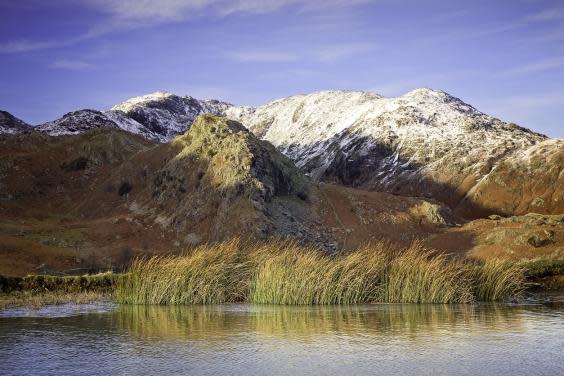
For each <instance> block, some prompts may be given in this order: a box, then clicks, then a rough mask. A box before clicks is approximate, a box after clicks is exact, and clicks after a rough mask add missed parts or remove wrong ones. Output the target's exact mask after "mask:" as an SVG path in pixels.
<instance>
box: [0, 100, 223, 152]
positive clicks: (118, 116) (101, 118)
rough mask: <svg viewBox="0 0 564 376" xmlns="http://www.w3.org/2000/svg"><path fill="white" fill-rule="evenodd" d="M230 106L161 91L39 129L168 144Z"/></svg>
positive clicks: (68, 116)
mask: <svg viewBox="0 0 564 376" xmlns="http://www.w3.org/2000/svg"><path fill="white" fill-rule="evenodd" d="M231 106H232V105H231V104H228V103H225V102H220V101H216V100H198V99H195V98H193V97H190V96H184V97H181V96H178V95H174V94H171V93H167V92H163V91H158V92H155V93H151V94H147V95H143V96H139V97H134V98H131V99H128V100H127V101H125V102H123V103H120V104H118V105H116V106H114V107H112V108H111V109H110V110H108V111H105V112H100V111H97V110H90V109H85V110H79V111H74V112H70V113H68V114H65V115H64V116H63V117H62V118H60V119H57V120H54V121H50V122H47V123H45V124H41V125H39V126H38V127H37V128H36V129H37V130H39V131H42V132H45V133H47V134H49V135H51V136H61V135H72V134H78V133H82V132H84V131H87V130H89V129H93V128H100V127H110V128H121V129H123V130H125V131H128V132H131V133H136V134H140V135H142V136H144V137H146V138H148V139H150V140H153V141H158V142H167V141H170V140H171V139H173V138H174V137H176V136H178V135H179V134H183V133H184V132H186V131H187V130H188V129H189V128H190V125H191V124H192V122H193V121H194V120H195V118H196V117H197V116H198V115H200V114H202V113H211V114H214V115H224V114H225V110H226V109H227V108H229V107H231ZM0 132H1V130H0Z"/></svg>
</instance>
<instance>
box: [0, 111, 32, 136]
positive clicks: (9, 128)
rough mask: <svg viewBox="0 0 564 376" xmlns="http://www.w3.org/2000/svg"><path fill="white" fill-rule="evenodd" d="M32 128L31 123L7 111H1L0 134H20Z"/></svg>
mask: <svg viewBox="0 0 564 376" xmlns="http://www.w3.org/2000/svg"><path fill="white" fill-rule="evenodd" d="M31 130H32V127H31V125H29V124H27V123H26V122H24V121H23V120H20V119H18V118H17V117H15V116H14V115H12V114H11V113H9V112H7V111H0V134H2V133H4V134H18V133H24V132H29V131H31Z"/></svg>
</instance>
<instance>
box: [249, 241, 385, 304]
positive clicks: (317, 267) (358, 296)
mask: <svg viewBox="0 0 564 376" xmlns="http://www.w3.org/2000/svg"><path fill="white" fill-rule="evenodd" d="M276 246H277V247H276V248H279V249H278V252H275V253H270V252H271V251H272V248H270V249H268V252H265V251H264V250H262V252H261V251H259V252H260V253H261V254H262V255H263V257H262V259H261V260H260V262H259V263H258V264H257V265H256V270H255V272H254V274H253V276H252V279H251V283H250V290H249V296H248V300H249V301H250V302H253V303H270V304H355V303H362V302H369V301H375V300H376V299H377V296H378V293H379V288H380V287H379V284H380V279H381V275H382V271H383V267H384V265H385V263H384V254H383V253H382V252H381V251H380V250H379V249H378V250H376V251H375V252H371V251H372V250H371V249H369V248H364V249H362V250H359V251H358V252H355V253H351V254H348V255H346V256H342V257H339V258H331V257H328V256H326V255H324V254H322V253H321V252H320V251H318V250H316V249H314V248H312V247H303V246H300V245H298V244H297V243H286V244H285V243H283V242H282V243H278V244H277V245H276ZM267 247H268V245H267ZM264 253H267V254H269V256H268V257H264Z"/></svg>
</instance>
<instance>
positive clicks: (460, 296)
mask: <svg viewBox="0 0 564 376" xmlns="http://www.w3.org/2000/svg"><path fill="white" fill-rule="evenodd" d="M523 281H524V279H523V274H522V271H521V270H520V269H519V267H516V266H514V265H511V264H508V263H504V262H497V261H495V262H493V261H492V262H486V263H483V264H479V263H477V262H471V261H468V260H461V259H454V258H449V257H448V256H445V255H442V254H437V253H434V252H432V251H430V250H426V249H425V248H424V247H423V246H422V245H421V244H419V243H414V244H412V245H411V246H410V247H408V248H406V249H400V250H397V249H393V247H392V246H390V245H389V244H387V243H372V244H368V245H366V246H364V247H362V248H360V249H358V250H356V251H354V252H350V253H346V254H343V255H339V256H329V255H327V254H324V253H323V252H321V251H320V250H318V249H316V248H314V247H311V246H303V245H300V244H298V243H296V242H293V241H287V240H273V241H269V242H263V243H256V244H252V243H243V242H241V241H238V240H232V241H227V242H224V243H218V244H210V245H202V246H200V247H198V248H196V249H195V250H193V251H192V252H190V253H187V254H186V255H183V256H176V257H172V256H171V257H153V258H148V259H139V260H136V261H135V262H134V263H133V265H132V267H131V269H130V271H129V273H128V274H127V275H126V276H125V277H124V278H123V279H121V280H120V281H119V282H118V286H117V291H116V298H117V300H118V301H120V302H123V303H134V304H210V303H224V302H239V301H246V302H251V303H264V304H308V305H311V304H358V303H376V302H390V303H468V302H471V301H474V300H488V301H491V300H502V299H507V298H509V297H511V296H514V295H515V294H518V293H519V292H520V291H521V290H522V288H523V285H524V282H523Z"/></svg>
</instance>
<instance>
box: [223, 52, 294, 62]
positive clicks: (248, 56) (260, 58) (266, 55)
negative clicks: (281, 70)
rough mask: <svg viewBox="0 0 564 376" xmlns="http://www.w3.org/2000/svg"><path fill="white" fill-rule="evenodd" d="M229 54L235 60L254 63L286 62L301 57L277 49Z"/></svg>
mask: <svg viewBox="0 0 564 376" xmlns="http://www.w3.org/2000/svg"><path fill="white" fill-rule="evenodd" d="M227 56H228V57H229V58H230V59H231V60H234V61H238V62H253V63H284V62H291V61H296V60H298V59H299V57H298V56H297V55H295V54H293V53H289V52H276V51H234V52H231V53H229V54H227Z"/></svg>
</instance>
